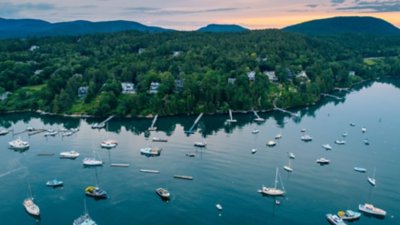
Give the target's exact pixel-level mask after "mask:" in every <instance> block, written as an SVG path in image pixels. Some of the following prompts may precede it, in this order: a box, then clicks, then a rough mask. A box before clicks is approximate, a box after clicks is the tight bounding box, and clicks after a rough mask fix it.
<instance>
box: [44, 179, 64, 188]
mask: <svg viewBox="0 0 400 225" xmlns="http://www.w3.org/2000/svg"><path fill="white" fill-rule="evenodd" d="M63 185H64V182H62V181H61V180H57V179H53V180H49V181H47V182H46V186H49V187H61V186H63Z"/></svg>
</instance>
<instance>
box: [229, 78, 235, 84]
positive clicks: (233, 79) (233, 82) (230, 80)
mask: <svg viewBox="0 0 400 225" xmlns="http://www.w3.org/2000/svg"><path fill="white" fill-rule="evenodd" d="M235 82H236V78H234V77H229V78H228V84H235Z"/></svg>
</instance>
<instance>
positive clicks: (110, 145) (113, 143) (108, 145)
mask: <svg viewBox="0 0 400 225" xmlns="http://www.w3.org/2000/svg"><path fill="white" fill-rule="evenodd" d="M117 145H118V141H116V140H111V139H108V140H105V141H102V142H101V143H100V147H102V148H108V149H110V148H115V147H117Z"/></svg>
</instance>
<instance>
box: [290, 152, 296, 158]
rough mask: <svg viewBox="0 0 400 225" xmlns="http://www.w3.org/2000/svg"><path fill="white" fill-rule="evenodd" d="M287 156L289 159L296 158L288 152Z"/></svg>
mask: <svg viewBox="0 0 400 225" xmlns="http://www.w3.org/2000/svg"><path fill="white" fill-rule="evenodd" d="M288 155H289V159H294V158H296V156H295V155H294V153H293V152H288Z"/></svg>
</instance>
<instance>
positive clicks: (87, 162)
mask: <svg viewBox="0 0 400 225" xmlns="http://www.w3.org/2000/svg"><path fill="white" fill-rule="evenodd" d="M94 155H95V153H94V151H93V157H92V158H90V157H86V158H84V159H83V161H82V163H83V165H84V166H102V165H103V161H102V160H101V159H96V158H95V157H94Z"/></svg>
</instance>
